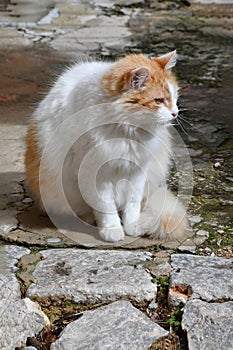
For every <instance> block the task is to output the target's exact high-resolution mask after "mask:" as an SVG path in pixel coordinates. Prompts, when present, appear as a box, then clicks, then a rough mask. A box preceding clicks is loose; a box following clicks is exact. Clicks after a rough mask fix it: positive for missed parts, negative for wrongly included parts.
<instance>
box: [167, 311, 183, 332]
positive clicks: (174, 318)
mask: <svg viewBox="0 0 233 350" xmlns="http://www.w3.org/2000/svg"><path fill="white" fill-rule="evenodd" d="M181 318H182V311H181V309H175V310H174V311H173V312H172V314H171V315H170V317H169V318H168V320H167V321H166V324H167V325H169V326H171V327H172V328H173V329H174V330H175V331H177V330H178V328H179V327H180V325H181Z"/></svg>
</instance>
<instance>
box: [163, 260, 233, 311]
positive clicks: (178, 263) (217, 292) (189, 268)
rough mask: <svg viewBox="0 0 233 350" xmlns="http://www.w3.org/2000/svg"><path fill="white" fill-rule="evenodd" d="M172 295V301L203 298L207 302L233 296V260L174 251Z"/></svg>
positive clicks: (228, 298)
mask: <svg viewBox="0 0 233 350" xmlns="http://www.w3.org/2000/svg"><path fill="white" fill-rule="evenodd" d="M171 265H172V273H171V282H170V291H169V297H170V302H171V303H172V304H175V305H176V304H179V302H180V301H182V302H183V303H184V302H185V301H187V299H188V298H189V297H190V299H195V298H196V299H197V298H200V299H202V300H206V301H218V300H222V299H223V300H231V299H232V298H233V280H232V271H233V259H224V258H218V257H208V256H197V255H191V254H174V255H172V256H171Z"/></svg>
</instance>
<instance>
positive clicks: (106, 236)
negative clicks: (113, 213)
mask: <svg viewBox="0 0 233 350" xmlns="http://www.w3.org/2000/svg"><path fill="white" fill-rule="evenodd" d="M99 236H100V237H101V238H102V239H103V240H104V241H106V242H118V241H123V240H124V238H125V233H124V230H123V228H122V227H102V228H100V229H99Z"/></svg>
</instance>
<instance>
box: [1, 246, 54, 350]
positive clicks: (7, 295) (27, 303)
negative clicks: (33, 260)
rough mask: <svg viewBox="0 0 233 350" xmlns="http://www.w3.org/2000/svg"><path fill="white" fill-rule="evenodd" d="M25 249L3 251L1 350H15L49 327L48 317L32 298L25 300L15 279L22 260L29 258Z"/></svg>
mask: <svg viewBox="0 0 233 350" xmlns="http://www.w3.org/2000/svg"><path fill="white" fill-rule="evenodd" d="M29 253H30V250H29V249H27V248H24V247H17V246H13V245H12V246H10V245H5V246H1V247H0V318H1V327H0V349H1V350H12V349H15V347H17V346H18V347H19V346H21V342H26V340H27V337H29V336H34V334H35V333H38V332H39V331H41V330H42V328H43V327H44V326H45V325H49V320H48V318H47V317H46V315H45V314H44V313H43V312H42V311H41V310H40V308H39V306H38V304H37V303H34V302H32V301H31V300H30V299H29V298H26V299H21V292H20V286H19V282H18V280H17V278H16V276H15V272H16V271H17V267H16V263H17V262H18V260H19V259H20V258H21V257H22V256H24V255H26V254H29Z"/></svg>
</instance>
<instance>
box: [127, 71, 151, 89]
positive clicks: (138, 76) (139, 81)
mask: <svg viewBox="0 0 233 350" xmlns="http://www.w3.org/2000/svg"><path fill="white" fill-rule="evenodd" d="M148 78H149V69H148V68H146V67H140V68H137V69H134V70H133V71H132V72H131V77H130V81H129V83H130V87H131V88H133V89H135V90H143V89H144V88H145V87H146V81H147V79H148Z"/></svg>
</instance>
